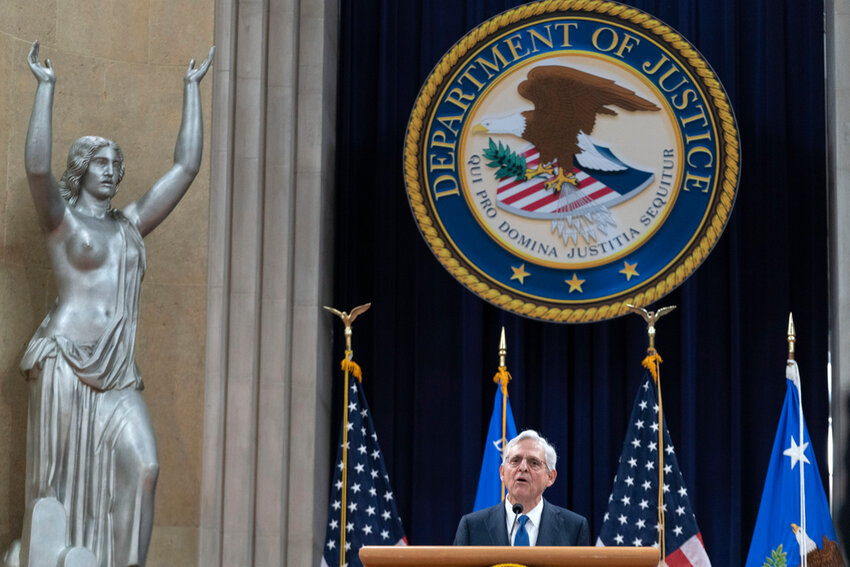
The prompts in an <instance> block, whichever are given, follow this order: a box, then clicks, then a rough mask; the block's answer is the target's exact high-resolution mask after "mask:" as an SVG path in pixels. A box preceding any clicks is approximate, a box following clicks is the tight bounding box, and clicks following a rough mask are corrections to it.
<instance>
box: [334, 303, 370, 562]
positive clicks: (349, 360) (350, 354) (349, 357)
mask: <svg viewBox="0 0 850 567" xmlns="http://www.w3.org/2000/svg"><path fill="white" fill-rule="evenodd" d="M371 306H372V304H371V303H366V304H363V305H359V306H357V307H355V308H354V309H352V310H351V314H348V313H346V312H345V311H339V310H338V309H334V308H333V307H327V306H325V309H327V310H328V311H330V312H331V313H333V314H334V315H336V316H338V317H339V318H340V319H342V322H343V324H344V325H345V358H344V359H343V360H342V364H341V365H340V366H341V367H342V370H343V372H345V392H344V394H343V409H342V477H341V479H340V480H341V482H342V487H341V488H340V490H341V493H342V498H341V501H342V506H341V507H340V520H339V539H340V542H339V565H340V567H345V565H347V563H346V561H345V511H346V509H347V508H348V505H347V503H346V500H347V498H346V496H347V494H348V389H349V386H348V384H349V377H348V375H349V374H353V375H354V377H355V378H357V379H358V380H359V381H361V382H362V381H363V373H362V371H361V370H360V366H358V364H357V363H356V362H354V350H353V349H352V348H351V336H352V335H353V332H352V330H351V324H352V323H353V322H354V320H355V319H356V318H357V316H358V315H360V314H361V313H363V312H364V311H366V310H367V309H369V307H371Z"/></svg>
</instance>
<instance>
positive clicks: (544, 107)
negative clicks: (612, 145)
mask: <svg viewBox="0 0 850 567" xmlns="http://www.w3.org/2000/svg"><path fill="white" fill-rule="evenodd" d="M517 91H518V92H519V94H520V95H522V96H523V97H525V98H526V99H528V100H530V101H531V102H533V103H534V110H528V111H526V112H523V115H524V116H525V119H526V128H525V132H524V133H523V138H525V139H526V140H528V141H529V142H531V143H532V144H534V145H535V146H536V147H537V149H538V150H539V151H540V161H541V163H551V162H552V161H554V160H555V159H556V158H557V160H558V163H559V164H561V166H563V167H565V168H566V169H567V170H568V171H569V170H570V169H572V166H573V156H574V155H575V154H576V153H577V152H578V151H579V147H578V133H579V131H582V132H584V133H586V134H590V133H591V132H592V131H593V126H594V125H595V124H596V115H597V114H608V115H611V116H616V115H617V113H616V112H615V111H613V110H611V109H610V108H607V106H609V105H610V106H618V107H620V108H622V109H624V110H630V111H639V110H644V111H648V110H660V109H659V108H658V107H657V106H656V105H655V104H653V103H652V102H650V101H648V100H646V99H644V98H641V97H639V96H638V95H636V94H635V93H634V92H633V91H630V90H629V89H626V88H623V87H621V86H619V85H617V84H616V83H615V82H614V81H612V80H610V79H605V78H602V77H597V76H596V75H591V74H590V73H585V72H584V71H579V70H578V69H573V68H571V67H562V66H559V65H546V66H542V67H535V68H534V69H532V70H531V71H529V73H528V78H527V79H526V80H525V81H523V82H522V83H520V84H519V87H517Z"/></svg>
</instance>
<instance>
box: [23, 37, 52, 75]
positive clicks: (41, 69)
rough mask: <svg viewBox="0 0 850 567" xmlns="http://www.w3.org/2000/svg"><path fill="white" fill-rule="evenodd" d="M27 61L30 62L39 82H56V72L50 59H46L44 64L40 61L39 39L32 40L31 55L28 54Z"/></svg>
mask: <svg viewBox="0 0 850 567" xmlns="http://www.w3.org/2000/svg"><path fill="white" fill-rule="evenodd" d="M27 63H29V65H30V70H31V71H32V74H33V75H35V78H36V79H38V82H39V83H50V84H53V83H55V82H56V73H54V72H53V65H51V64H50V59H45V60H44V64H43V65H42V64H41V63H39V61H38V40H36V41H34V42H32V47H30V52H29V55H27Z"/></svg>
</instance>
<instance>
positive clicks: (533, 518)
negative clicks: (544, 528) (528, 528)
mask: <svg viewBox="0 0 850 567" xmlns="http://www.w3.org/2000/svg"><path fill="white" fill-rule="evenodd" d="M505 511H506V514H507V519H508V525H511V524H513V522H514V516H515V515H517V514H514V511H513V504H511V503H510V502H509V501H508V499H507V498H505ZM522 514H525V515H526V516H528V520H529V521H530V522H531V523H532V524H533V525H534V526H536V527H538V528H539V527H540V516H541V515H543V498H541V499H540V502H538V503H537V506H535V507H534V508H532V509H531V510H523V511H522V512H521V513H520V514H519V515H520V516H521V515H522Z"/></svg>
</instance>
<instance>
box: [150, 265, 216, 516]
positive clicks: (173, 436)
mask: <svg viewBox="0 0 850 567" xmlns="http://www.w3.org/2000/svg"><path fill="white" fill-rule="evenodd" d="M205 304H206V288H205V287H204V286H182V285H160V284H152V283H147V282H146V284H145V285H144V286H143V287H142V297H141V318H140V321H139V331H138V338H137V340H136V362H137V363H138V365H139V369H140V370H141V373H142V379H143V380H144V382H145V392H144V397H145V401H146V403H147V405H148V409H149V410H150V413H151V417H152V419H153V422H154V431H155V433H156V440H157V448H158V453H159V462H160V470H159V484H158V485H157V494H156V518H157V523H158V524H161V525H167V526H179V525H183V526H185V525H194V526H197V520H198V513H199V508H200V501H199V491H198V487H199V485H200V482H201V454H202V446H201V443H200V442H199V441H200V440H201V439H202V437H203V404H202V403H199V401H201V400H203V371H204V344H205V341H204V329H205V328H206V318H205V317H204V305H205Z"/></svg>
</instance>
